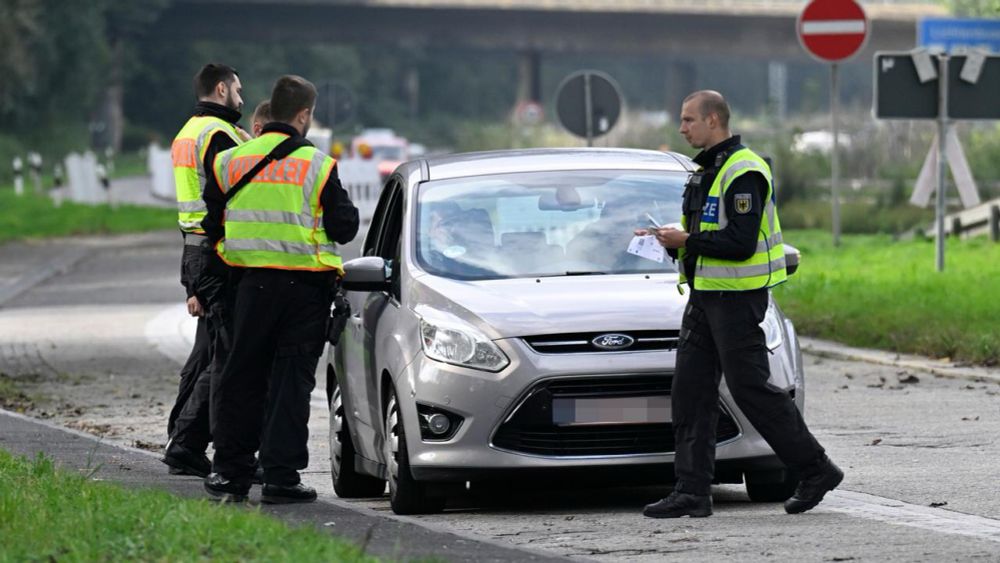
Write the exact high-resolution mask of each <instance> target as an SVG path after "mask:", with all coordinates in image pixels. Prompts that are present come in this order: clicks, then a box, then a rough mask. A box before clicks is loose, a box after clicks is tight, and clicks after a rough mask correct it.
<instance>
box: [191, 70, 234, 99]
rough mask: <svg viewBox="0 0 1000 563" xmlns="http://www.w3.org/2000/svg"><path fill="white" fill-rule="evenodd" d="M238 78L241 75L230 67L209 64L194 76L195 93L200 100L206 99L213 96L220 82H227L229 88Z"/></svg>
mask: <svg viewBox="0 0 1000 563" xmlns="http://www.w3.org/2000/svg"><path fill="white" fill-rule="evenodd" d="M237 76H239V73H238V72H236V69H235V68H233V67H231V66H229V65H224V64H218V63H208V64H207V65H205V66H203V67H201V70H199V71H198V74H196V75H194V93H195V95H196V96H198V97H199V98H206V97H208V96H211V95H212V92H214V91H215V86H216V85H217V84H218V83H219V82H225V83H226V86H229V85H230V84H232V83H233V80H236V77H237Z"/></svg>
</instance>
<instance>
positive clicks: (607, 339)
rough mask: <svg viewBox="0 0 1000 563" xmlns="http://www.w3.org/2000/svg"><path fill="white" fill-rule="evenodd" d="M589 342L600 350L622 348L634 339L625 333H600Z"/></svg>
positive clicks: (632, 342)
mask: <svg viewBox="0 0 1000 563" xmlns="http://www.w3.org/2000/svg"><path fill="white" fill-rule="evenodd" d="M590 343H591V344H593V345H594V347H595V348H599V349H601V350H624V349H625V348H628V347H629V346H631V345H633V344H635V339H634V338H632V337H631V336H629V335H627V334H602V335H600V336H598V337H597V338H595V339H593V340H591V341H590Z"/></svg>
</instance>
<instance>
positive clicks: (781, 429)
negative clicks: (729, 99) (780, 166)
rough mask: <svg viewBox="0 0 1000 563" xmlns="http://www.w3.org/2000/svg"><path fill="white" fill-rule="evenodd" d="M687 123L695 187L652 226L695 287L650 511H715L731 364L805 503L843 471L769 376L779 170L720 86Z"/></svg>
mask: <svg viewBox="0 0 1000 563" xmlns="http://www.w3.org/2000/svg"><path fill="white" fill-rule="evenodd" d="M680 133H681V134H682V135H683V136H684V138H685V139H686V140H687V141H688V143H690V144H691V146H692V147H694V148H697V149H701V152H700V153H699V154H698V155H697V156H696V157H695V159H694V161H695V163H697V164H698V165H699V166H700V167H701V170H700V171H699V172H697V173H695V174H694V175H693V176H692V178H691V180H690V181H689V182H688V185H687V189H686V190H685V194H684V205H683V216H682V218H681V225H682V227H683V228H682V229H674V228H670V227H664V228H660V229H653V230H651V231H652V233H653V234H655V235H656V238H657V239H658V240H659V242H660V244H662V245H663V246H664V247H666V248H667V249H668V250H670V251H671V255H673V256H675V257H676V259H677V260H678V263H679V265H680V272H681V275H680V279H681V283H682V284H683V283H687V285H688V287H689V288H690V289H691V295H690V297H689V301H688V304H687V307H686V308H685V310H684V318H683V321H682V323H681V335H680V343H679V346H678V350H677V369H676V373H675V375H674V379H673V385H672V388H671V406H672V413H673V425H674V434H675V443H676V452H675V460H674V467H675V472H676V477H677V484H676V486H675V487H674V491H673V493H671V494H670V496H668V497H667V498H665V499H663V500H660V501H659V502H656V503H653V504H650V505H647V506H646V507H645V509H644V510H643V514H645V515H646V516H649V517H652V518H677V517H681V516H692V517H701V516H709V515H711V514H712V497H711V493H710V485H711V483H712V480H713V478H714V471H715V430H716V423H717V421H718V413H719V408H718V402H719V379H720V376H721V375H722V374H725V377H726V384H727V385H728V387H729V390H730V392H731V393H732V395H733V398H734V399H735V400H736V404H737V405H738V406H739V408H740V410H741V411H743V413H744V414H745V415H746V416H747V418H748V419H749V420H750V423H751V424H753V426H754V428H756V429H757V431H758V432H760V434H761V436H763V438H764V439H765V440H766V441H767V443H768V444H769V445H770V446H771V448H772V449H773V450H774V452H775V453H776V454H777V456H778V458H780V459H781V461H782V462H783V463H784V464H785V465H786V466H787V467H789V468H790V469H791V470H792V471H793V472H794V473H795V474H796V475H797V476H799V477H800V483H799V486H798V488H797V489H796V491H795V494H794V495H793V496H792V498H791V499H789V500H788V501H786V502H785V510H786V511H787V512H788V513H799V512H805V511H806V510H809V509H811V508H813V507H814V506H816V505H817V504H819V502H820V501H821V500H822V499H823V495H824V494H826V492H827V491H830V490H832V489H834V488H835V487H836V486H837V485H838V484H839V483H840V481H841V480H842V479H843V477H844V474H843V472H841V470H840V469H839V468H838V467H837V466H836V465H834V464H833V462H832V461H830V460H829V458H827V457H826V454H825V453H824V450H823V448H822V447H821V446H820V445H819V443H818V442H817V441H816V439H815V438H814V437H813V436H812V434H810V433H809V429H808V428H807V427H806V423H805V421H804V420H803V418H802V414H801V413H800V412H799V410H798V409H797V408H796V407H795V403H794V402H793V400H792V398H791V397H790V396H789V395H788V394H787V393H785V392H784V391H780V390H778V389H775V388H773V387H770V386H768V384H767V380H768V378H769V377H770V371H769V365H768V357H767V356H768V351H767V348H766V345H765V337H764V332H763V329H761V327H760V323H761V322H762V321H763V320H764V314H765V312H766V311H767V306H768V296H769V288H771V287H773V286H775V285H777V284H779V283H781V282H783V281H785V279H786V272H785V258H784V250H783V247H782V242H781V226H780V223H779V221H778V215H777V212H776V210H775V196H774V189H773V185H772V182H771V170H770V168H769V167H768V165H767V163H765V162H764V161H763V160H762V159H761V158H760V157H759V156H757V155H756V154H755V153H754V152H753V151H751V150H750V149H748V148H746V147H745V146H743V145H742V144H741V143H740V137H739V136H734V135H732V134H731V133H730V131H729V105H728V104H727V103H726V101H725V99H723V97H722V95H721V94H719V93H718V92H714V91H709V90H703V91H699V92H695V93H693V94H691V95H690V96H688V97H687V98H686V99H685V100H684V103H683V106H682V108H681V127H680ZM645 232H646V231H644V230H643V231H641V232H639V231H637V234H645ZM720 370H721V371H720Z"/></svg>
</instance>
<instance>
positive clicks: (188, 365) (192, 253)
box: [167, 235, 212, 451]
mask: <svg viewBox="0 0 1000 563" xmlns="http://www.w3.org/2000/svg"><path fill="white" fill-rule="evenodd" d="M187 236H188V235H185V239H187ZM183 249H184V250H183V253H182V254H181V284H182V285H183V286H184V287H185V288H188V292H189V293H191V292H193V291H195V287H196V285H197V283H198V278H199V276H201V273H202V270H203V269H204V267H205V257H204V253H203V251H202V248H201V247H200V246H196V245H192V244H185V245H184V247H183ZM203 304H204V303H203ZM211 363H212V335H211V332H210V330H209V325H208V320H207V319H206V318H205V317H199V318H198V328H197V330H196V331H195V336H194V346H192V347H191V354H189V355H188V359H187V361H186V362H185V363H184V367H183V368H181V382H180V385H179V386H178V389H177V399H176V401H175V402H174V407H173V408H172V409H171V410H170V417H169V418H168V419H167V435H168V436H169V437H170V438H171V439H174V438H175V436H174V435H175V433H176V432H177V426H178V420H180V421H181V422H180V426H181V427H183V428H184V429H185V430H184V432H185V433H187V431H188V430H187V429H188V427H189V426H190V424H191V420H190V416H191V415H190V413H186V414H185V413H184V410H185V408H186V407H187V405H188V404H189V403H191V402H192V401H193V402H194V403H196V404H198V403H201V402H204V401H207V400H208V389H207V388H206V387H205V385H204V383H202V385H201V387H199V385H198V382H199V381H202V379H203V378H202V376H203V374H205V373H206V372H207V370H208V368H209V367H210V365H211ZM192 397H194V399H192ZM196 433H198V432H196ZM203 433H204V434H207V433H208V428H207V427H205V429H204V432H203ZM209 440H210V439H209ZM209 440H205V444H204V445H202V446H199V445H198V443H197V442H198V440H190V441H189V443H188V444H187V447H189V448H192V449H194V450H195V451H204V450H205V448H206V447H207V446H208V442H209Z"/></svg>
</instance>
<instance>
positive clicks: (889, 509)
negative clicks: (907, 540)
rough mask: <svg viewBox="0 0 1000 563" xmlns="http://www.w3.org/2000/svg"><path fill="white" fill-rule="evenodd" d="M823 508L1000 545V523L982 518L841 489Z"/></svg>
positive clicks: (830, 496)
mask: <svg viewBox="0 0 1000 563" xmlns="http://www.w3.org/2000/svg"><path fill="white" fill-rule="evenodd" d="M819 506H820V507H821V508H824V509H827V510H832V511H834V512H841V513H844V514H847V515H849V516H854V517H857V518H866V519H868V520H878V521H880V522H885V523H887V524H893V525H897V526H909V527H911V528H921V529H924V530H930V531H932V532H938V533H942V534H950V535H959V536H970V537H974V538H978V539H984V540H990V541H995V542H1000V520H994V519H992V518H984V517H982V516H973V515H971V514H963V513H961V512H953V511H951V510H944V509H941V508H932V507H929V506H920V505H918V504H910V503H908V502H903V501H899V500H894V499H890V498H885V497H879V496H875V495H869V494H865V493H856V492H854V491H840V490H838V491H833V492H831V493H828V494H827V495H826V498H825V499H823V503H822V504H820V505H819Z"/></svg>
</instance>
